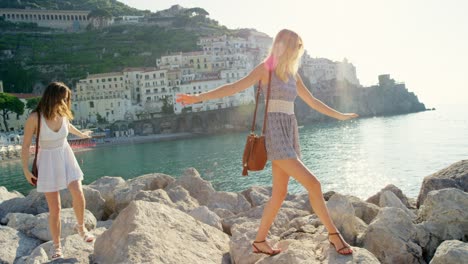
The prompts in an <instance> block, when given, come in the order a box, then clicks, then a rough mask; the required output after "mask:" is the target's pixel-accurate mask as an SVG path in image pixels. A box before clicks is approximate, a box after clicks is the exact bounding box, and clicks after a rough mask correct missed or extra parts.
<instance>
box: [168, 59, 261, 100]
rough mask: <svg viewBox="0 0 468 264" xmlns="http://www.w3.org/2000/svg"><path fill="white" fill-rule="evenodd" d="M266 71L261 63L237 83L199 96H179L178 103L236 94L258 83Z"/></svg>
mask: <svg viewBox="0 0 468 264" xmlns="http://www.w3.org/2000/svg"><path fill="white" fill-rule="evenodd" d="M265 71H266V69H265V67H264V65H263V63H261V64H259V65H258V66H257V67H255V69H253V70H252V71H251V72H250V73H249V74H248V75H247V76H245V77H244V78H242V79H240V80H238V81H236V82H233V83H228V84H225V85H222V86H220V87H218V88H216V89H213V90H210V91H207V92H204V93H201V94H197V95H189V94H178V95H177V99H176V102H178V103H182V104H184V105H188V104H195V103H198V102H201V101H207V100H213V99H218V98H223V97H226V96H230V95H233V94H236V93H238V92H241V91H243V90H245V89H247V88H249V87H250V86H252V85H254V84H255V83H257V82H258V81H259V80H260V79H261V78H262V76H263V74H264V72H265Z"/></svg>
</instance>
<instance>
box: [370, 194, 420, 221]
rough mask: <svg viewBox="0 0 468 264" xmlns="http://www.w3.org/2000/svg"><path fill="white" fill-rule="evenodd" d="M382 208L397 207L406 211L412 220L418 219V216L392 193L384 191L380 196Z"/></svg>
mask: <svg viewBox="0 0 468 264" xmlns="http://www.w3.org/2000/svg"><path fill="white" fill-rule="evenodd" d="M379 206H380V207H395V208H400V209H401V210H403V211H405V213H407V214H408V215H409V216H410V217H411V218H416V214H415V213H413V212H412V211H411V210H410V209H408V207H406V206H404V205H403V203H402V202H401V200H400V199H398V197H397V196H396V195H395V194H394V193H393V192H391V191H383V192H382V194H381V195H380V201H379Z"/></svg>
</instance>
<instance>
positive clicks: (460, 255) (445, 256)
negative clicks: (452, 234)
mask: <svg viewBox="0 0 468 264" xmlns="http://www.w3.org/2000/svg"><path fill="white" fill-rule="evenodd" d="M467 260H468V243H464V242H462V241H458V240H447V241H444V242H443V243H442V244H440V246H439V247H438V248H437V251H436V252H435V255H434V257H433V258H432V260H431V262H429V264H448V263H466V262H467Z"/></svg>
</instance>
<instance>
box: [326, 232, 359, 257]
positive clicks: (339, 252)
mask: <svg viewBox="0 0 468 264" xmlns="http://www.w3.org/2000/svg"><path fill="white" fill-rule="evenodd" d="M331 235H338V237H339V238H340V241H341V244H343V246H344V247H342V248H340V249H338V250H336V246H335V244H333V242H331V241H330V239H328V242H330V244H331V245H333V247H334V248H335V250H336V252H338V254H341V255H351V254H353V250H352V249H351V247H349V246H345V244H346V243H345V242H344V240H343V238H341V234H340V233H339V232H336V233H329V234H328V236H331ZM346 248H348V249H349V250H350V251H349V252H348V253H341V251H342V250H343V249H346Z"/></svg>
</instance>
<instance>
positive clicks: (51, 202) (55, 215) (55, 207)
mask: <svg viewBox="0 0 468 264" xmlns="http://www.w3.org/2000/svg"><path fill="white" fill-rule="evenodd" d="M45 197H46V200H47V206H48V207H49V228H50V234H51V236H52V241H54V244H56V245H57V244H59V243H60V232H61V231H62V230H61V229H62V223H61V222H60V208H61V204H60V193H59V192H46V193H45Z"/></svg>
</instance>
